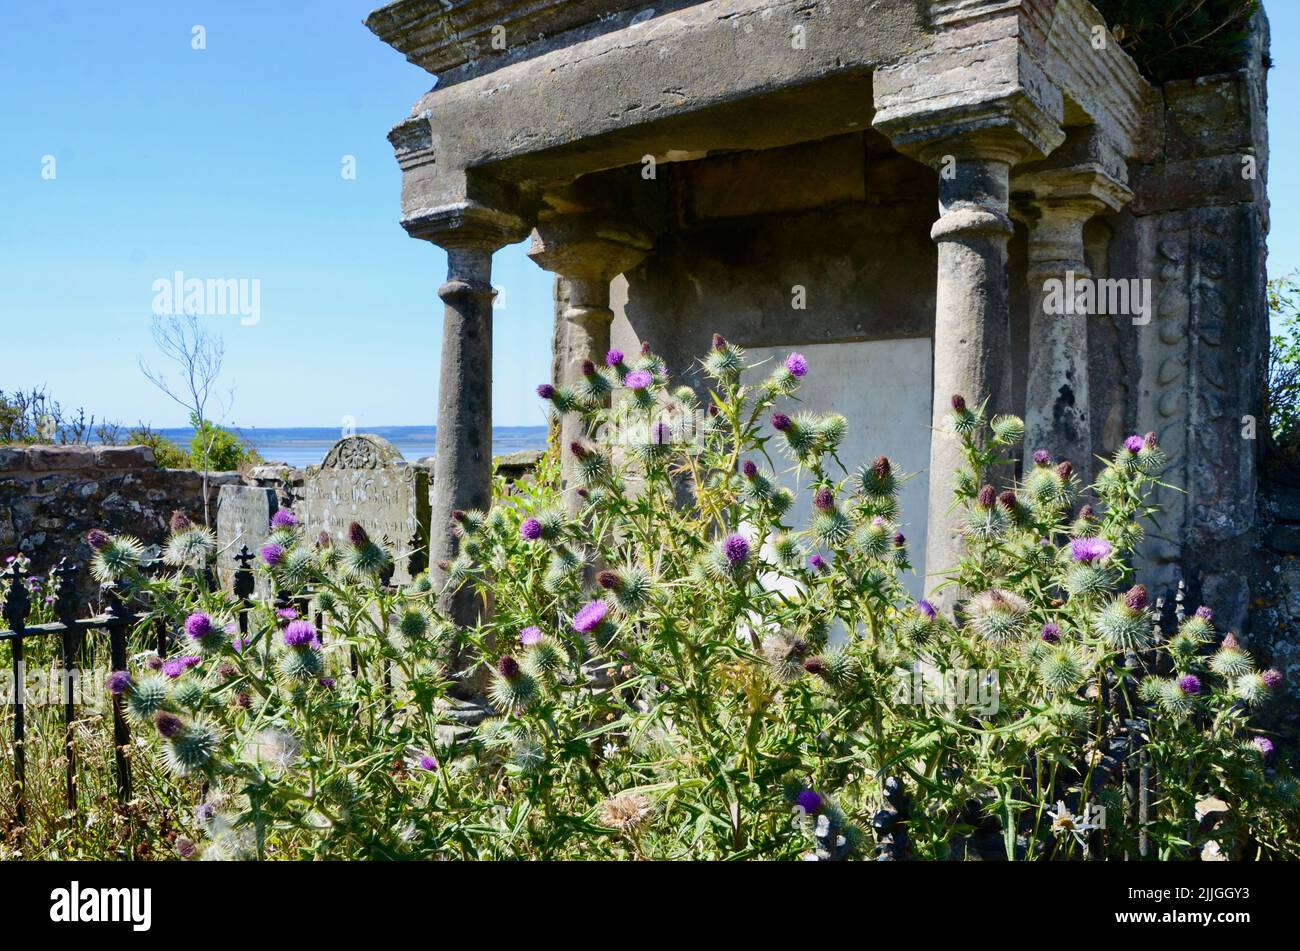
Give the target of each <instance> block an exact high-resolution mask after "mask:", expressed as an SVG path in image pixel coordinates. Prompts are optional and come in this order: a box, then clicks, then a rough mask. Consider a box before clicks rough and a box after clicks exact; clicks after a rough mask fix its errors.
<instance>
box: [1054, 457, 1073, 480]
mask: <svg viewBox="0 0 1300 951" xmlns="http://www.w3.org/2000/svg"><path fill="white" fill-rule="evenodd" d="M1073 472H1074V463H1073V462H1071V461H1070V460H1069V459H1066V460H1065V461H1064V462H1062V463H1060V464H1059V465H1058V466H1057V467H1056V474H1057V475H1058V476H1060V477H1061V478H1062V479H1068V478H1070V476H1071V474H1073Z"/></svg>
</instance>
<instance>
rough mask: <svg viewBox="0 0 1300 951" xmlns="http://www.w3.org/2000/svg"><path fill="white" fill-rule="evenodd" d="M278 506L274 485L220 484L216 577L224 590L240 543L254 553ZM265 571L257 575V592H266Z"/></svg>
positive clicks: (230, 580) (265, 534)
mask: <svg viewBox="0 0 1300 951" xmlns="http://www.w3.org/2000/svg"><path fill="white" fill-rule="evenodd" d="M277 508H279V503H278V502H277V500H276V497H275V490H274V489H264V488H259V487H257V486H252V485H223V486H222V487H221V489H220V490H219V491H218V493H217V577H218V578H219V579H220V581H221V587H222V588H223V589H225V590H227V591H229V590H230V588H231V585H232V584H233V583H234V574H235V567H236V565H235V555H237V554H239V549H240V547H241V546H244V545H247V546H248V550H249V551H251V552H254V553H256V552H257V549H258V547H259V546H260V545H261V544H262V542H263V541H264V540H265V539H266V536H267V535H268V534H269V533H270V523H271V516H272V515H274V514H275V511H276V509H277ZM265 588H266V579H265V576H264V575H259V576H258V589H257V594H258V596H259V597H262V596H265V595H266V594H267V592H266V591H265V590H264V589H265Z"/></svg>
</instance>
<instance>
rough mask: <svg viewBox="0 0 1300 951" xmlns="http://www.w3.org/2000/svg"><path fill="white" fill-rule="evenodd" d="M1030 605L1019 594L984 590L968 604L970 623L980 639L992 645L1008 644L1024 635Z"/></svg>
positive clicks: (992, 589)
mask: <svg viewBox="0 0 1300 951" xmlns="http://www.w3.org/2000/svg"><path fill="white" fill-rule="evenodd" d="M1028 613H1029V604H1028V603H1027V602H1026V601H1025V599H1024V598H1022V597H1020V595H1018V594H1016V593H1014V592H1012V591H1007V590H1005V589H1003V588H990V589H989V590H987V591H982V592H980V593H979V594H977V595H975V597H973V598H971V600H970V601H969V602H968V603H967V605H966V614H967V622H968V623H969V624H970V626H971V627H972V628H974V630H975V632H976V633H977V634H979V636H980V637H982V638H984V640H986V641H988V642H989V643H990V644H993V645H1002V644H1006V643H1007V642H1009V641H1012V640H1015V639H1017V638H1019V637H1020V635H1022V634H1023V633H1024V624H1025V619H1026V616H1027V615H1028Z"/></svg>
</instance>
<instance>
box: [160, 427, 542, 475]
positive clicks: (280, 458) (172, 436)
mask: <svg viewBox="0 0 1300 951" xmlns="http://www.w3.org/2000/svg"><path fill="white" fill-rule="evenodd" d="M228 428H229V429H231V431H232V432H235V433H237V434H238V435H239V436H240V438H242V439H244V440H245V441H246V442H247V443H248V444H249V445H251V446H252V447H253V448H254V449H256V450H257V452H258V455H260V456H261V457H262V458H263V459H265V460H266V461H267V462H268V463H272V462H280V463H285V464H286V465H290V466H294V467H296V468H302V467H303V466H309V465H319V464H320V462H321V460H323V459H324V458H325V454H326V453H327V452H329V450H330V447H332V446H333V445H334V444H335V443H336V442H338V441H339V440H340V439H342V438H343V433H342V432H341V431H340V429H339V427H338V426H248V427H240V426H232V427H228ZM154 432H157V433H158V434H160V435H162V436H165V437H166V438H167V439H169V440H171V441H172V442H174V443H176V444H177V445H179V446H189V444H190V440H191V439H192V438H193V436H194V429H193V427H190V426H181V427H172V428H162V429H156V430H154ZM357 433H358V434H360V433H369V434H371V435H375V436H381V437H382V438H384V439H387V440H388V441H389V442H391V443H392V444H393V445H394V446H395V447H396V448H397V451H398V452H400V453H401V454H402V458H403V459H405V460H406V461H407V462H416V461H417V460H419V459H422V458H424V457H425V456H432V455H433V452H434V446H435V441H436V437H437V427H436V426H358V427H357ZM546 434H547V428H546V427H545V426H494V427H492V454H493V455H494V456H504V455H507V454H508V453H512V452H519V451H520V450H524V449H538V450H540V449H545V448H546Z"/></svg>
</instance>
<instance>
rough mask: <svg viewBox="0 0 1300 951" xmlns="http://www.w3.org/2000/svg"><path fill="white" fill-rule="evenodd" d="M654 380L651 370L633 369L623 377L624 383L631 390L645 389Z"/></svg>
mask: <svg viewBox="0 0 1300 951" xmlns="http://www.w3.org/2000/svg"><path fill="white" fill-rule="evenodd" d="M653 382H654V377H652V376H651V375H650V371H649V370H633V371H632V372H631V373H629V374H628V375H627V376H625V377H623V385H624V386H626V387H627V388H628V389H629V390H644V389H645V388H646V387H648V386H649V385H650V384H651V383H653Z"/></svg>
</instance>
